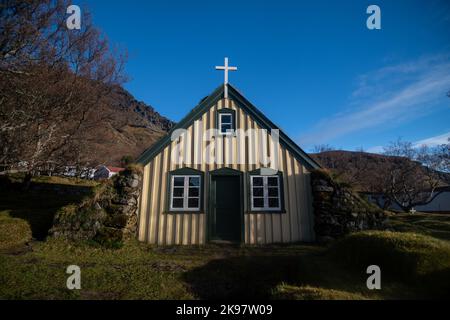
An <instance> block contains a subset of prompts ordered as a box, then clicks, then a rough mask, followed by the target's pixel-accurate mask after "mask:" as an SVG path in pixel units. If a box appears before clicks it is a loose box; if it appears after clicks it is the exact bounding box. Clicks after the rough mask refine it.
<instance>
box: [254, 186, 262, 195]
mask: <svg viewBox="0 0 450 320" xmlns="http://www.w3.org/2000/svg"><path fill="white" fill-rule="evenodd" d="M253 196H254V197H263V196H264V188H260V187H256V188H253Z"/></svg>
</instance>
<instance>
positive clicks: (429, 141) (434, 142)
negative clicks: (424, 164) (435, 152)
mask: <svg viewBox="0 0 450 320" xmlns="http://www.w3.org/2000/svg"><path fill="white" fill-rule="evenodd" d="M449 138H450V132H447V133H444V134H441V135H439V136H434V137H430V138H426V139H422V140H419V141H416V142H414V143H413V146H414V147H420V146H423V145H426V146H428V147H435V146H438V145H441V144H446V143H448V139H449Z"/></svg>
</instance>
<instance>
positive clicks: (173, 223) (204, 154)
mask: <svg viewBox="0 0 450 320" xmlns="http://www.w3.org/2000/svg"><path fill="white" fill-rule="evenodd" d="M216 69H218V70H223V71H224V78H225V79H224V84H223V85H220V86H219V87H218V88H217V89H215V90H214V91H213V92H212V93H211V94H210V95H209V96H207V97H206V98H204V99H203V100H202V101H201V102H200V103H199V104H198V105H197V106H196V107H194V108H193V109H192V110H191V111H190V112H189V113H188V114H187V115H186V116H185V117H184V118H183V119H182V120H181V121H180V122H179V123H178V124H177V125H176V126H174V128H172V130H171V131H170V132H169V133H168V135H166V136H164V137H163V138H161V140H160V141H158V142H157V143H156V144H154V145H153V146H151V147H150V148H149V149H147V150H146V151H145V152H143V153H142V155H141V156H140V157H139V159H138V163H140V164H141V165H142V166H143V168H144V176H143V186H142V192H141V196H140V199H139V211H138V216H139V221H138V238H139V240H141V241H144V242H147V243H150V244H157V245H199V244H205V243H240V244H250V245H254V244H270V243H292V242H299V241H306V242H312V241H314V240H315V233H314V221H313V208H312V192H311V184H310V172H311V170H313V169H317V168H320V166H319V164H318V163H317V162H316V161H314V160H313V159H312V158H311V157H310V156H308V154H306V153H305V152H304V151H303V150H302V149H301V148H300V147H299V146H298V145H297V144H296V143H295V142H293V141H292V140H291V139H290V138H289V137H288V136H287V135H286V134H285V133H284V132H283V131H282V130H280V129H279V128H278V127H277V126H276V125H275V124H274V123H273V122H272V121H271V120H270V119H268V118H267V117H266V116H265V115H264V114H263V113H262V112H261V111H260V110H258V109H257V108H256V107H255V106H254V105H253V104H252V103H251V102H250V101H248V100H247V99H246V98H245V97H244V96H243V95H242V94H241V93H240V92H239V91H238V90H237V89H236V88H235V87H233V86H232V85H230V84H229V83H228V72H229V71H235V70H237V68H236V67H230V66H228V59H227V58H225V63H224V66H219V67H216Z"/></svg>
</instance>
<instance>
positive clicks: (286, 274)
mask: <svg viewBox="0 0 450 320" xmlns="http://www.w3.org/2000/svg"><path fill="white" fill-rule="evenodd" d="M374 236H375V238H376V240H373V241H374V242H376V243H378V244H377V246H379V251H378V253H377V254H376V255H375V256H374V259H373V260H371V262H370V264H380V266H381V269H382V272H383V276H382V290H373V291H371V290H368V289H367V287H366V279H367V275H366V274H365V270H366V267H367V266H366V264H365V263H362V262H363V261H365V260H364V259H363V258H362V257H361V256H360V255H361V250H360V249H359V248H362V244H361V243H370V242H371V241H372V237H374ZM409 237H410V235H408V234H402V233H389V232H388V233H385V232H379V233H377V234H376V235H374V234H371V233H367V232H365V233H361V234H354V235H352V236H350V237H348V238H347V239H344V240H343V241H342V242H338V243H336V244H335V245H333V246H332V247H330V248H325V247H321V246H316V245H301V244H298V245H289V246H281V245H279V246H276V245H273V246H264V247H230V246H226V247H223V246H213V245H208V246H202V247H167V248H158V247H152V246H149V245H145V244H142V243H137V242H130V243H126V244H125V245H124V246H123V247H122V248H120V249H105V248H101V247H98V246H95V245H93V244H89V243H77V244H71V243H67V242H62V241H56V240H47V241H46V242H39V243H35V244H33V250H32V251H29V252H20V254H16V253H15V252H9V253H4V254H2V255H0V269H1V270H2V273H1V274H0V298H1V299H220V298H224V299H230V298H251V299H258V298H263V299H273V298H274V299H408V298H442V297H446V294H448V292H449V291H448V290H450V287H449V284H450V282H449V281H448V274H449V270H450V260H447V258H445V255H446V256H449V252H450V249H449V248H448V247H447V246H448V243H446V242H444V241H440V240H436V239H432V238H428V237H425V236H424V238H421V241H422V240H423V241H425V244H423V243H420V244H419V243H417V242H414V241H413V243H412V245H409V244H407V243H408V242H409V241H410V239H409ZM385 238H387V239H385ZM428 242H429V243H430V245H427V243H428ZM386 244H389V246H386ZM391 245H392V246H393V247H391ZM358 246H359V247H358ZM349 247H354V248H356V249H355V251H352V250H348V251H346V250H347V249H348V248H349ZM430 250H431V251H430ZM433 250H435V251H433ZM338 252H340V253H342V256H340V254H338ZM352 252H353V253H352ZM390 252H395V253H396V254H397V255H398V257H397V258H396V259H397V260H396V261H397V262H399V265H398V268H394V271H393V272H392V270H391V269H389V268H390V267H391V265H385V263H386V261H388V260H387V259H389V258H390V257H391V256H390V255H389V253H390ZM430 252H431V253H430ZM383 253H386V254H388V256H387V257H385V256H384V255H383ZM378 254H379V255H378ZM435 255H439V256H441V257H440V258H439V259H436V257H435ZM365 256H366V257H370V254H368V253H366V254H365ZM410 257H414V258H417V259H418V260H417V261H424V264H423V266H424V268H416V267H415V266H416V265H417V263H414V264H413V267H411V265H409V264H408V263H409V261H410ZM429 257H434V258H433V259H435V260H433V259H432V260H427V259H428V258H429ZM347 259H349V260H350V261H348V260H347ZM358 259H360V260H358ZM426 261H431V263H429V264H427V262H426ZM435 261H440V262H439V263H438V264H437V263H435ZM71 264H76V265H78V266H80V267H81V277H82V281H81V285H82V289H81V290H74V291H71V290H68V289H66V287H65V285H66V279H67V276H68V275H67V274H66V273H65V270H66V268H67V266H68V265H71ZM384 270H386V272H384ZM402 270H406V271H407V272H410V275H411V276H410V277H407V278H405V277H394V276H392V275H395V274H397V273H396V272H401V271H402ZM385 275H386V276H385Z"/></svg>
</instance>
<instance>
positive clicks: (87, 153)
mask: <svg viewBox="0 0 450 320" xmlns="http://www.w3.org/2000/svg"><path fill="white" fill-rule="evenodd" d="M105 100H106V103H105V106H104V107H103V108H104V110H102V112H103V113H104V115H103V117H102V120H101V121H100V122H99V124H98V125H96V126H94V127H93V128H91V129H90V131H89V134H88V136H89V137H90V138H88V140H87V142H86V146H85V150H84V151H83V152H82V157H83V158H84V159H86V160H87V161H88V162H89V163H91V164H92V165H96V164H99V163H104V164H108V165H120V159H121V158H122V157H123V156H131V157H133V159H135V158H136V157H137V156H139V155H140V154H141V153H142V152H143V151H144V150H145V149H147V148H148V147H149V146H151V145H152V144H153V143H155V142H156V141H157V140H158V139H159V138H160V137H161V136H163V135H164V134H166V133H167V132H168V131H169V130H170V128H171V127H172V126H173V122H172V121H170V120H169V119H167V118H165V117H163V116H161V115H160V114H159V113H158V112H156V111H155V110H154V109H153V107H151V106H149V105H146V104H145V103H144V102H141V101H137V100H136V99H135V98H134V97H133V96H132V95H131V94H130V93H129V92H128V91H126V90H125V89H123V88H122V87H118V86H117V87H114V88H113V89H112V90H111V92H110V94H109V95H108V96H107V97H106V98H105Z"/></svg>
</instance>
